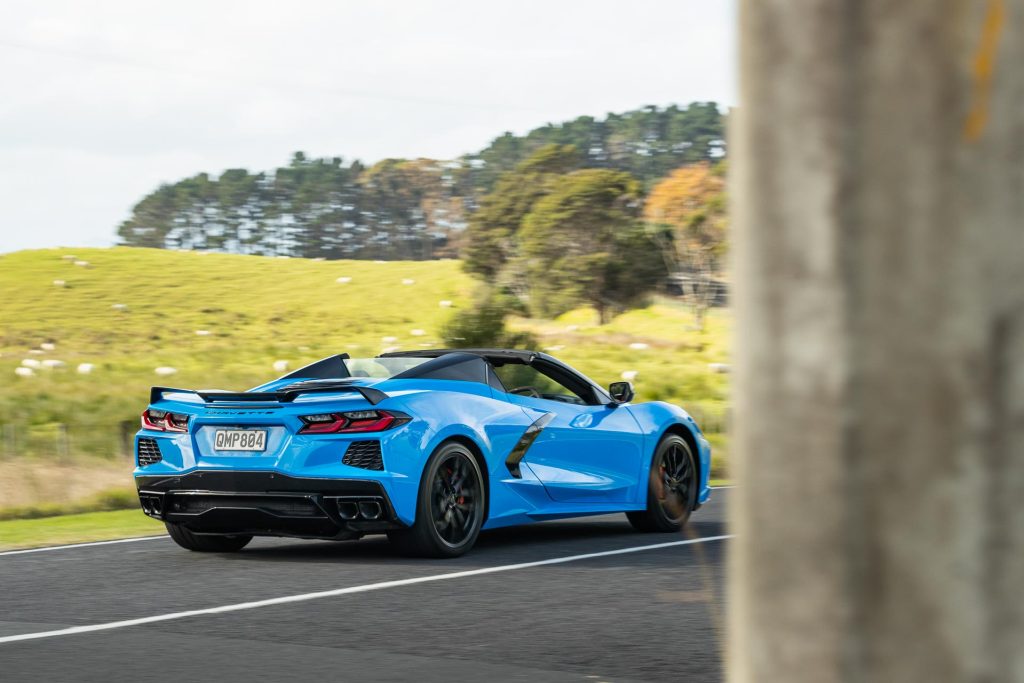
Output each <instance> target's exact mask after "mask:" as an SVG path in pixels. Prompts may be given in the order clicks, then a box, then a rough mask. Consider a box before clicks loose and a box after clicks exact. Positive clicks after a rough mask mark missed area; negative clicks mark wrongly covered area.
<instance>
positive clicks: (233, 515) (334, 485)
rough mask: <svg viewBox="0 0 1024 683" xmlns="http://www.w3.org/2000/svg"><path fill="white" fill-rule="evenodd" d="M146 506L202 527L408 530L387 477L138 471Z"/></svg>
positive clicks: (322, 533)
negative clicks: (385, 483) (386, 485)
mask: <svg viewBox="0 0 1024 683" xmlns="http://www.w3.org/2000/svg"><path fill="white" fill-rule="evenodd" d="M135 486H136V488H137V490H138V493H139V502H140V504H141V505H142V509H143V511H144V512H145V513H146V514H147V515H149V516H150V517H153V518H155V519H159V520H162V521H165V522H171V523H174V524H183V525H184V526H185V527H186V528H188V529H189V530H190V531H193V532H195V533H208V534H246V535H253V536H293V537H297V538H324V539H344V538H352V537H354V536H358V535H361V534H366V533H380V532H383V531H387V530H388V529H397V528H401V527H402V526H403V525H402V524H401V522H399V521H398V517H397V515H396V514H395V510H394V507H393V506H392V504H391V500H390V499H389V497H388V495H387V492H386V491H385V489H384V487H383V486H382V485H381V484H380V482H377V481H373V480H360V479H315V478H310V477H292V476H288V475H285V474H281V473H279V472H258V471H255V472H254V471H249V472H247V471H237V470H231V471H222V470H203V471H193V472H190V473H188V474H182V475H175V476H166V475H154V476H145V475H140V476H136V477H135Z"/></svg>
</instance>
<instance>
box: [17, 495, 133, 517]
mask: <svg viewBox="0 0 1024 683" xmlns="http://www.w3.org/2000/svg"><path fill="white" fill-rule="evenodd" d="M138 509H139V499H138V497H136V495H135V490H134V489H131V488H123V489H121V488H118V489H111V490H109V491H103V492H101V493H98V494H96V495H94V496H90V497H88V498H84V499H82V500H76V501H72V502H68V503H39V504H36V505H22V506H18V507H9V508H0V522H7V521H12V520H32V519H45V518H48V517H64V516H71V515H80V514H84V513H89V512H111V511H113V510H138Z"/></svg>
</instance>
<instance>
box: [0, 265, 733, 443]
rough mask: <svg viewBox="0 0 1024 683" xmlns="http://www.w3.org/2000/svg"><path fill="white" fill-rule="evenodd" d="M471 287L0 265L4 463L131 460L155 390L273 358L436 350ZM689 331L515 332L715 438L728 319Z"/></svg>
mask: <svg viewBox="0 0 1024 683" xmlns="http://www.w3.org/2000/svg"><path fill="white" fill-rule="evenodd" d="M473 287H474V285H473V283H472V281H471V280H470V278H469V277H468V276H467V275H465V274H463V272H462V270H461V269H460V267H459V264H458V262H456V261H431V262H388V263H374V262H372V261H311V260H304V259H281V258H266V257H256V256H237V255H228V254H212V253H211V254H207V253H186V252H175V251H167V250H156V249H132V248H115V249H75V250H70V249H50V250H40V251H25V252H17V253H13V254H7V255H3V256H0V291H2V292H3V293H4V296H3V297H2V298H0V321H2V324H0V434H2V435H3V439H2V443H0V457H4V456H12V455H29V454H35V455H41V456H48V457H49V456H53V455H61V454H62V453H64V452H65V451H66V452H67V454H70V455H74V454H78V453H83V454H91V455H102V456H116V455H120V454H123V453H124V452H125V442H124V436H125V434H130V433H132V432H134V431H135V429H136V428H137V423H138V414H139V412H140V411H141V410H142V408H143V407H144V404H145V402H146V399H147V396H148V389H149V387H150V386H151V385H154V384H164V385H169V386H183V387H196V388H225V389H236V390H239V389H246V388H249V387H252V386H255V385H257V384H259V383H262V382H264V381H266V380H267V379H270V378H272V377H275V376H277V375H279V374H282V372H281V371H280V370H279V369H275V367H274V364H275V362H277V361H285V362H286V363H287V366H288V367H289V368H296V367H299V366H301V365H303V364H305V363H308V362H311V361H313V360H316V359H318V358H322V357H324V356H327V355H330V354H332V353H339V352H345V351H347V352H348V353H350V354H352V355H353V356H358V355H375V354H377V353H380V352H381V351H382V350H384V349H386V348H389V347H395V348H401V349H416V348H419V347H436V346H438V345H439V344H440V341H439V340H440V336H439V334H438V333H439V330H440V327H441V326H442V325H443V324H444V322H445V321H446V320H447V318H448V317H449V316H450V315H451V314H452V311H453V310H456V309H458V308H460V307H465V306H468V305H469V304H470V302H471V297H472V294H473ZM448 302H450V307H449V304H448ZM691 322H692V318H691V317H690V315H689V313H688V312H687V311H686V310H685V309H684V308H682V307H681V306H678V305H675V304H672V303H669V302H664V303H661V304H657V305H654V306H651V307H650V308H647V309H641V310H636V311H631V312H629V313H626V314H624V315H621V316H619V317H618V318H615V319H614V320H612V321H611V323H610V324H608V325H603V326H599V325H597V324H596V320H595V316H594V313H593V311H590V310H585V309H584V310H578V311H574V312H571V313H568V314H566V315H565V316H562V317H561V318H559V319H558V320H548V321H544V320H516V321H514V325H515V326H516V327H518V328H522V329H529V330H530V331H531V332H533V333H534V334H535V335H536V336H537V338H538V339H539V340H540V343H541V345H542V346H543V347H545V348H548V349H550V351H551V352H552V353H554V354H555V355H558V356H560V357H562V358H564V359H565V360H567V361H568V362H570V363H573V364H576V365H578V367H579V368H580V369H581V370H583V371H584V372H586V373H587V374H588V375H590V376H591V377H593V378H594V379H595V380H598V381H600V382H602V383H604V384H607V383H608V382H611V381H614V380H617V379H619V378H620V376H622V373H623V372H627V373H628V372H630V371H632V372H636V373H638V374H637V375H636V383H637V390H638V393H639V395H640V396H641V397H642V398H664V399H667V400H675V401H679V402H680V403H682V405H684V406H686V407H688V408H690V409H692V410H694V411H695V412H697V414H698V415H700V416H702V417H704V419H705V420H706V427H707V428H708V431H710V432H712V433H714V432H717V431H718V430H719V429H720V428H721V424H722V420H723V418H724V413H725V400H726V394H727V389H728V386H727V379H728V376H727V375H724V374H718V373H716V372H715V371H714V367H712V366H710V365H709V364H713V363H728V349H727V348H726V347H725V340H726V339H727V338H728V329H729V325H730V319H729V317H728V313H727V312H726V311H717V312H715V314H714V315H713V316H712V317H711V319H710V320H709V321H708V325H707V329H706V330H705V331H704V332H695V331H693V330H692V328H690V324H691ZM279 367H280V366H279ZM157 368H170V369H173V374H167V375H160V374H157V370H156V369H157ZM163 372H172V371H171V370H163ZM62 425H63V426H62ZM716 438H718V437H717V436H716Z"/></svg>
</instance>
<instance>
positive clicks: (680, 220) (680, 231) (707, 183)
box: [644, 162, 728, 324]
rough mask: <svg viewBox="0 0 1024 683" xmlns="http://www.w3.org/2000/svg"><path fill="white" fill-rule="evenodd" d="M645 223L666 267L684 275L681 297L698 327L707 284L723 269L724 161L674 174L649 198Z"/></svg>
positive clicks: (707, 299)
mask: <svg viewBox="0 0 1024 683" xmlns="http://www.w3.org/2000/svg"><path fill="white" fill-rule="evenodd" d="M644 220H645V221H646V222H647V223H648V225H649V226H650V228H651V232H652V233H653V234H655V235H657V236H658V239H659V243H660V245H661V248H662V255H663V257H664V259H665V262H666V265H667V266H668V268H669V269H670V270H671V271H672V272H675V273H679V274H682V275H684V276H686V282H687V283H688V287H686V288H684V296H685V298H687V299H688V301H689V302H690V303H691V304H692V305H693V307H694V314H695V315H696V317H697V322H698V324H702V323H703V316H704V312H705V311H706V310H707V307H708V305H709V304H710V300H711V295H712V289H711V286H710V280H711V278H712V276H713V275H714V274H715V273H716V272H718V271H719V270H720V269H721V264H722V262H723V257H724V256H725V251H726V237H727V225H728V216H727V214H726V201H725V164H724V162H723V163H719V164H717V165H715V166H711V165H710V164H708V163H706V162H704V163H698V164H690V165H687V166H682V167H680V168H677V169H676V170H674V171H672V173H670V174H669V175H668V176H667V177H666V178H665V179H664V180H662V181H661V182H659V183H658V184H657V185H655V186H654V188H653V189H652V190H651V193H650V195H648V197H647V202H646V203H645V205H644Z"/></svg>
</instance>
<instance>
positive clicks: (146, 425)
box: [142, 408, 188, 432]
mask: <svg viewBox="0 0 1024 683" xmlns="http://www.w3.org/2000/svg"><path fill="white" fill-rule="evenodd" d="M142 428H143V429H154V430H156V431H158V432H187V431H188V415H183V414H182V413H170V412H167V411H166V410H155V409H153V408H150V409H148V410H146V411H145V412H143V413H142Z"/></svg>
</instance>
